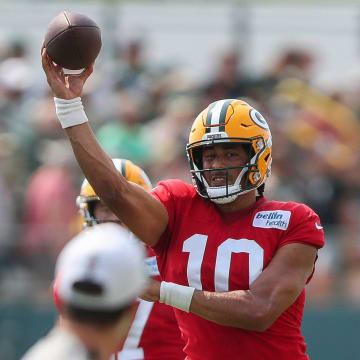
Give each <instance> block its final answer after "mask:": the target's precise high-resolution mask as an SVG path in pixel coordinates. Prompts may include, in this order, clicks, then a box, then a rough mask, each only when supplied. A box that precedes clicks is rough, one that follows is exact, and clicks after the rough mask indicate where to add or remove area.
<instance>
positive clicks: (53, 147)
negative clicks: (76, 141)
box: [20, 140, 77, 275]
mask: <svg viewBox="0 0 360 360" xmlns="http://www.w3.org/2000/svg"><path fill="white" fill-rule="evenodd" d="M39 152H40V159H41V161H42V164H43V165H42V166H41V167H39V168H38V169H37V170H36V172H35V173H34V174H33V175H32V176H31V178H30V180H29V184H28V186H27V188H26V191H25V205H24V232H23V237H22V239H21V243H20V249H21V253H22V254H23V255H25V256H26V257H27V259H28V260H29V262H30V263H31V264H32V266H33V267H34V268H38V270H39V275H42V274H49V273H51V271H50V272H49V271H48V270H49V268H50V269H51V267H52V265H53V263H54V259H55V258H56V256H57V255H58V253H59V251H60V250H61V249H62V248H63V246H64V245H65V244H66V242H67V241H68V240H69V239H70V238H71V236H73V235H74V234H75V232H76V230H77V208H76V204H75V201H74V199H75V197H76V195H77V190H76V189H77V184H75V181H74V179H75V172H74V171H75V168H74V159H73V156H72V154H71V150H70V148H69V147H68V144H66V142H65V141H64V140H58V141H45V142H44V144H43V147H42V149H41V150H40V149H39ZM40 259H41V261H39V260H40ZM44 270H45V271H44Z"/></svg>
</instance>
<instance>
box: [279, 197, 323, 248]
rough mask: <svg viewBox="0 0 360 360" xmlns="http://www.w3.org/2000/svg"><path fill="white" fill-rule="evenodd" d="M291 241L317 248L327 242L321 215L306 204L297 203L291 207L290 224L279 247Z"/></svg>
mask: <svg viewBox="0 0 360 360" xmlns="http://www.w3.org/2000/svg"><path fill="white" fill-rule="evenodd" d="M291 243H303V244H309V245H313V246H315V247H316V248H317V249H320V248H322V247H323V246H324V244H325V240H324V230H323V227H322V226H321V223H320V219H319V216H318V215H317V214H316V213H315V212H314V211H313V210H312V209H310V208H309V207H308V206H306V205H304V204H296V205H295V206H294V207H293V209H291V218H290V224H289V227H288V229H287V230H286V231H285V233H284V235H283V236H282V238H281V240H280V243H279V247H281V246H284V245H286V244H291Z"/></svg>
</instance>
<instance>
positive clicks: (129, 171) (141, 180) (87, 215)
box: [76, 159, 152, 227]
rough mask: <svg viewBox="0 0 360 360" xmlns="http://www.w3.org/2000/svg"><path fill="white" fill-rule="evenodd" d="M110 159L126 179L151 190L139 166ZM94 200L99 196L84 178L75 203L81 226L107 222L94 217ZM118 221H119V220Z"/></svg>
mask: <svg viewBox="0 0 360 360" xmlns="http://www.w3.org/2000/svg"><path fill="white" fill-rule="evenodd" d="M112 161H113V163H114V165H115V167H116V169H117V170H118V171H119V172H120V173H121V174H122V175H123V176H124V177H125V179H126V180H128V181H131V182H133V183H136V184H138V185H140V186H141V187H143V188H144V189H145V190H146V191H150V190H151V188H152V185H151V182H150V180H149V178H148V176H147V175H146V173H145V171H144V170H142V169H141V168H140V167H139V166H137V165H135V164H134V163H133V162H131V161H130V160H125V159H112ZM96 201H100V198H99V197H98V196H97V195H96V193H95V191H94V189H93V188H92V186H91V185H90V184H89V182H88V181H87V180H86V179H84V181H83V183H82V185H81V190H80V195H79V196H78V197H77V198H76V204H77V206H78V207H79V210H80V214H81V217H82V222H83V227H89V226H93V225H96V224H99V223H102V222H108V220H105V221H104V220H99V219H95V217H94V205H95V202H96ZM113 222H117V221H113ZM118 222H119V223H121V221H120V220H119V221H118Z"/></svg>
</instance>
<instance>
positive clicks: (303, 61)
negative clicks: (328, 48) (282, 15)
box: [0, 5, 360, 359]
mask: <svg viewBox="0 0 360 360" xmlns="http://www.w3.org/2000/svg"><path fill="white" fill-rule="evenodd" d="M62 9H63V6H61V5H59V6H58V11H54V12H53V13H52V12H48V14H50V15H51V16H50V17H49V18H48V22H49V21H50V20H51V17H53V16H55V15H57V13H58V12H59V11H60V10H62ZM53 10H56V9H53ZM76 10H77V11H79V12H81V10H82V12H84V13H86V7H83V8H81V6H80V5H79V7H78V8H77V9H76ZM95 20H97V19H96V18H95ZM144 21H146V18H144ZM169 26H171V25H169ZM304 27H305V28H306V24H304ZM44 31H45V29H44ZM14 34H15V33H14ZM14 34H10V35H9V36H8V35H7V36H3V40H4V41H1V47H0V296H1V297H0V306H1V307H2V308H3V309H4V308H6V306H8V305H13V304H17V303H24V302H25V303H27V304H29V303H31V304H32V306H33V307H35V308H36V307H39V306H46V304H47V305H49V306H51V298H50V297H49V285H50V283H51V280H52V272H53V265H54V261H55V258H56V256H57V254H58V253H59V251H60V249H61V248H62V247H63V246H64V244H65V243H66V242H67V241H68V240H69V239H70V238H71V237H72V236H73V235H74V234H75V233H76V232H78V231H79V228H80V225H81V224H79V217H78V209H77V207H76V203H75V198H76V195H78V193H79V189H80V184H81V182H82V180H83V176H82V174H81V171H80V169H79V168H78V166H77V164H76V162H75V159H74V156H73V153H72V151H71V148H70V145H69V143H68V142H67V140H66V138H65V135H64V132H63V130H62V129H61V127H60V125H59V122H58V121H57V119H56V114H55V111H54V104H53V98H52V95H51V94H50V93H49V91H48V88H47V85H46V81H45V77H44V76H43V75H42V74H40V75H39V71H38V69H36V68H35V67H34V66H32V65H31V62H32V61H33V59H34V51H33V49H30V48H29V42H28V41H27V40H28V36H29V34H22V35H23V36H18V34H16V36H14ZM150 40H151V39H150ZM150 40H149V37H147V36H144V34H142V35H141V34H140V35H139V34H136V36H131V37H130V36H129V37H127V38H126V39H123V38H122V37H121V36H120V35H119V36H118V38H117V37H116V35H115V36H114V37H113V38H112V41H113V43H112V46H111V47H109V46H108V44H107V40H106V38H105V39H104V48H103V51H104V53H106V54H107V57H106V58H105V56H104V59H102V58H100V60H99V62H98V63H97V64H96V66H95V72H94V74H93V75H92V77H91V78H90V79H89V81H88V84H87V85H86V88H85V90H84V96H83V103H84V106H85V109H86V112H87V115H88V117H89V119H90V121H91V126H92V128H93V129H94V131H95V133H96V136H97V138H98V140H99V141H100V143H101V144H102V146H103V147H104V149H105V150H106V152H107V153H108V154H109V155H110V156H111V157H123V158H128V159H131V160H132V161H134V162H135V163H136V164H138V165H140V166H141V167H143V168H144V170H145V171H146V172H147V174H148V175H149V177H150V178H151V180H152V181H153V185H155V184H156V182H157V181H159V180H160V179H167V178H180V179H183V180H185V181H190V174H189V166H188V163H187V159H186V155H185V145H186V142H187V137H188V133H189V129H190V126H191V124H192V122H193V120H194V118H195V116H196V115H197V114H198V113H199V112H200V111H201V110H202V109H203V108H204V107H206V106H207V105H208V104H209V103H211V102H212V101H215V100H218V99H222V98H241V99H244V100H246V101H247V102H249V103H250V104H252V105H253V106H254V107H255V108H257V109H258V110H259V111H260V112H261V113H262V114H263V115H264V117H265V118H266V119H267V121H268V123H269V125H270V128H271V129H272V134H273V167H272V169H273V173H272V176H271V177H270V179H269V181H268V182H267V184H266V188H265V195H266V196H267V197H268V198H269V199H277V200H287V201H289V200H293V201H298V202H304V203H305V204H307V205H309V206H310V207H312V208H313V209H314V210H315V211H316V212H317V213H318V214H319V215H320V218H321V221H322V225H323V226H324V229H325V234H326V246H325V248H324V249H322V250H320V251H319V259H318V261H317V265H316V267H317V268H316V273H315V276H314V278H313V280H312V282H311V283H310V285H309V286H308V292H307V293H308V298H307V299H308V300H307V302H308V305H307V306H308V307H309V308H312V309H315V310H317V311H324V310H325V309H331V308H334V307H337V306H339V304H340V305H341V306H343V308H346V309H349V308H350V309H354V311H356V310H357V309H360V235H359V234H360V220H359V214H360V170H359V169H360V151H359V150H360V118H359V116H360V100H359V99H360V98H359V95H360V77H359V76H357V77H356V76H355V75H354V76H353V77H352V78H351V79H349V81H348V82H347V83H346V84H345V85H344V84H341V86H334V84H331V85H328V84H326V85H328V86H319V84H316V83H315V82H314V79H315V78H316V71H318V70H319V68H321V63H320V64H319V61H320V60H321V58H320V59H319V58H318V53H317V52H316V49H313V48H309V47H306V46H299V45H298V44H296V42H294V43H293V44H288V45H287V46H286V47H283V48H282V49H281V51H279V50H275V49H274V51H273V53H272V57H271V58H272V61H269V62H267V64H266V66H263V67H262V68H261V71H249V70H248V68H247V66H246V64H247V63H248V61H249V59H248V58H247V54H246V47H243V46H235V45H233V46H227V47H219V48H218V49H216V51H214V52H213V54H214V55H215V54H216V57H215V56H214V57H213V58H212V59H209V62H210V60H211V64H212V68H211V71H208V72H207V73H206V76H205V75H204V76H195V75H194V73H193V72H191V67H190V68H189V66H188V65H187V66H182V64H181V63H180V62H179V63H176V62H174V61H169V62H166V61H162V62H161V63H160V62H158V61H155V60H154V59H153V58H152V57H151V56H149V49H151V47H152V43H151V41H150ZM188 41H191V39H190V38H189V40H188ZM208 41H211V39H209V40H208ZM38 45H39V48H40V46H41V44H38ZM169 46H174V47H176V46H177V44H176V43H169ZM36 56H38V58H36V62H38V63H40V56H39V55H38V52H37V49H36ZM190 57H191V56H190ZM359 60H360V59H359ZM196 66H197V67H195V68H196V71H197V72H198V69H199V64H196ZM8 325H9V322H7V324H6V326H8ZM4 327H5V325H4V324H0V331H2V330H3V329H4ZM1 346H3V347H2V348H1ZM4 346H5V345H4V344H2V343H1V341H0V354H7V356H8V357H7V358H8V359H11V356H9V354H11V351H10V350H9V347H7V348H6V349H7V350H4V349H5V348H4ZM6 351H8V352H6ZM9 351H10V352H9Z"/></svg>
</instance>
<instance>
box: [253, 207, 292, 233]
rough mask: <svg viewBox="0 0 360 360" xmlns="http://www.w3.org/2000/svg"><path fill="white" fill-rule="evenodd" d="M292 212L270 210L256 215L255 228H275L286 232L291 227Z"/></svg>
mask: <svg viewBox="0 0 360 360" xmlns="http://www.w3.org/2000/svg"><path fill="white" fill-rule="evenodd" d="M290 215H291V211H285V210H270V211H259V212H258V213H256V214H255V216H254V220H253V226H255V227H260V228H275V229H280V230H286V229H287V227H288V226H289V222H290Z"/></svg>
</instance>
